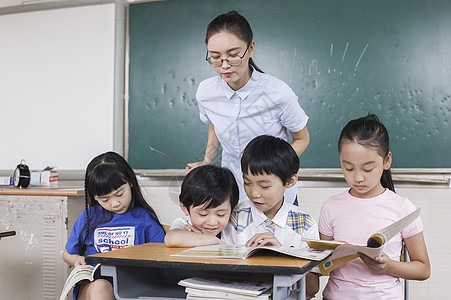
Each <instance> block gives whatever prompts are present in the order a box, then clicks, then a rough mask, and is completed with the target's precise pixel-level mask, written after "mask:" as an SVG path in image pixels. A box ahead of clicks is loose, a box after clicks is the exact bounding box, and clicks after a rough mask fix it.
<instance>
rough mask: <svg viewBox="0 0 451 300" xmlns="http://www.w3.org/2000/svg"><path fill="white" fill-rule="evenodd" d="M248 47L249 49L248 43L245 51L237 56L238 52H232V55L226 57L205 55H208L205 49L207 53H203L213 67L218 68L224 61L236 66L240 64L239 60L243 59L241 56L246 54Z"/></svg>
mask: <svg viewBox="0 0 451 300" xmlns="http://www.w3.org/2000/svg"><path fill="white" fill-rule="evenodd" d="M248 49H249V45H248V46H247V48H246V51H244V53H243V55H242V56H239V55H238V54H232V55H229V56H227V58H220V57H211V56H207V55H208V51H207V54H206V55H205V59H206V60H207V61H208V63H209V64H210V65H212V66H213V67H214V68H219V67H220V66H222V64H223V63H224V61H226V62H227V63H228V64H229V65H231V66H232V67H237V66H239V65H241V61H242V60H243V57H244V56H245V55H246V53H247V50H248Z"/></svg>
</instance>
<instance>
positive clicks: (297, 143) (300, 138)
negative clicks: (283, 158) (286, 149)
mask: <svg viewBox="0 0 451 300" xmlns="http://www.w3.org/2000/svg"><path fill="white" fill-rule="evenodd" d="M290 133H291V137H292V138H293V142H292V143H291V146H292V147H293V149H294V151H295V152H296V154H297V155H298V156H300V155H301V154H302V153H303V152H304V151H305V149H306V148H307V146H308V144H309V142H310V135H309V133H308V130H307V126H305V127H304V128H302V129H301V130H299V131H296V132H292V131H290Z"/></svg>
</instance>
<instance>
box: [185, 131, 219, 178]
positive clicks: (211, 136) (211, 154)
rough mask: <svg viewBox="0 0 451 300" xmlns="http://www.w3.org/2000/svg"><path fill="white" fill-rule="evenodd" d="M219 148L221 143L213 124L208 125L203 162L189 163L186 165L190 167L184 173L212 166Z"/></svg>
mask: <svg viewBox="0 0 451 300" xmlns="http://www.w3.org/2000/svg"><path fill="white" fill-rule="evenodd" d="M219 146H221V143H220V142H219V139H218V137H217V136H216V133H215V126H214V125H213V124H210V125H209V127H208V141H207V148H206V149H205V156H204V160H203V161H198V162H195V163H189V164H188V165H189V166H190V167H189V168H188V167H187V168H186V171H187V172H189V171H191V170H192V169H194V168H196V167H199V166H203V165H208V164H212V163H213V161H214V160H215V158H216V155H217V154H218V150H219Z"/></svg>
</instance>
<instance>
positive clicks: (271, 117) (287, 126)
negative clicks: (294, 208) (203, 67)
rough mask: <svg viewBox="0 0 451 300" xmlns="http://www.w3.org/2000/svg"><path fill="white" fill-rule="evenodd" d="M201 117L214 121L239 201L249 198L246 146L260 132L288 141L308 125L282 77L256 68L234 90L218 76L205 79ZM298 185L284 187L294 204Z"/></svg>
mask: <svg viewBox="0 0 451 300" xmlns="http://www.w3.org/2000/svg"><path fill="white" fill-rule="evenodd" d="M196 98H197V103H198V105H199V112H200V119H201V120H202V122H204V123H206V124H210V123H212V124H213V125H214V127H215V132H216V136H217V137H218V139H219V142H220V143H221V145H222V166H223V167H226V168H229V169H230V170H231V171H232V172H233V174H234V175H235V178H236V180H237V183H238V187H239V189H240V202H242V201H244V200H247V199H248V198H247V196H246V193H245V191H244V186H243V174H242V172H241V156H242V154H243V150H244V148H245V147H246V146H247V144H248V143H249V142H250V141H251V140H252V139H253V138H255V137H257V136H259V135H264V134H265V135H272V136H275V137H279V138H282V139H284V140H285V141H287V139H288V133H287V130H289V131H291V132H297V131H299V130H301V129H303V128H304V127H305V126H306V125H307V121H308V116H307V115H306V114H305V112H304V110H303V109H302V108H301V106H300V105H299V103H298V97H297V96H296V95H295V94H294V92H293V91H292V90H291V88H290V87H289V86H288V85H287V84H286V83H285V82H283V81H282V80H280V79H277V78H275V77H273V76H271V75H268V74H263V73H260V72H258V71H256V70H253V72H252V76H251V78H250V79H249V81H248V82H247V83H246V85H245V86H243V87H242V88H241V89H239V90H238V91H234V90H233V89H232V88H230V86H229V85H228V84H227V83H226V82H225V81H224V80H222V79H221V78H220V77H219V76H215V77H212V78H209V79H206V80H204V81H202V82H201V83H200V84H199V87H198V89H197V93H196ZM296 193H297V185H295V186H293V187H291V188H289V189H286V190H285V199H286V200H287V201H288V202H289V203H293V202H294V200H295V198H296Z"/></svg>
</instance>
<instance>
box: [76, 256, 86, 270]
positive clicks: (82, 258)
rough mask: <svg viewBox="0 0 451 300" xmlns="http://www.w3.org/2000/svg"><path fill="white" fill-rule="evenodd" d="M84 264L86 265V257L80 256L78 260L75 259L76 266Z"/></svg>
mask: <svg viewBox="0 0 451 300" xmlns="http://www.w3.org/2000/svg"><path fill="white" fill-rule="evenodd" d="M83 265H86V261H85V257H84V256H80V258H78V259H77V261H75V264H74V267H78V266H83Z"/></svg>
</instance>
